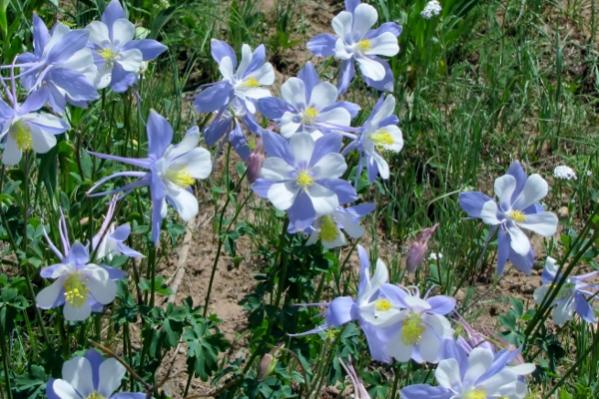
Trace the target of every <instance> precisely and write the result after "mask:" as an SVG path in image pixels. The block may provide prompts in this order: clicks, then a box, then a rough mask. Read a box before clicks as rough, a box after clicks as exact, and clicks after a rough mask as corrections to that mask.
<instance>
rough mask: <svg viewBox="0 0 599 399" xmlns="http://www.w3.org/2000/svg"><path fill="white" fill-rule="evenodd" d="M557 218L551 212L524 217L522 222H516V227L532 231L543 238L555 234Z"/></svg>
mask: <svg viewBox="0 0 599 399" xmlns="http://www.w3.org/2000/svg"><path fill="white" fill-rule="evenodd" d="M557 223H558V220H557V216H556V215H555V213H553V212H540V213H535V214H532V215H526V220H525V221H524V222H518V226H520V227H524V228H525V229H528V230H532V231H534V232H535V233H537V234H540V235H542V236H544V237H549V236H552V235H554V234H555V232H556V230H557Z"/></svg>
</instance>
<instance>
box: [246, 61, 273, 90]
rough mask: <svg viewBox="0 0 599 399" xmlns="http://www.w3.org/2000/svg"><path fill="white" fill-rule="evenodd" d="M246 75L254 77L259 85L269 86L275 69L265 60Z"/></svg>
mask: <svg viewBox="0 0 599 399" xmlns="http://www.w3.org/2000/svg"><path fill="white" fill-rule="evenodd" d="M248 77H253V78H255V79H256V80H257V81H258V83H259V84H260V85H261V86H270V85H271V84H273V83H274V82H275V71H274V68H273V67H272V65H271V63H270V62H265V63H264V65H262V66H261V67H260V68H258V69H257V70H256V71H254V72H252V73H251V74H249V75H248V76H246V79H247V78H248Z"/></svg>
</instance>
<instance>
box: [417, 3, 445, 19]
mask: <svg viewBox="0 0 599 399" xmlns="http://www.w3.org/2000/svg"><path fill="white" fill-rule="evenodd" d="M441 11H442V8H441V4H440V3H439V2H438V1H437V0H431V1H429V2H428V3H426V5H425V6H424V9H423V10H422V12H421V13H420V15H421V16H422V18H424V19H431V18H433V17H436V16H437V15H439V14H441Z"/></svg>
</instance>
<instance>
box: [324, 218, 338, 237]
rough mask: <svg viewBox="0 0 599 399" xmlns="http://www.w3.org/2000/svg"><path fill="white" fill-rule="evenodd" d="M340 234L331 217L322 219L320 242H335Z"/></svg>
mask: <svg viewBox="0 0 599 399" xmlns="http://www.w3.org/2000/svg"><path fill="white" fill-rule="evenodd" d="M338 235H339V232H338V230H337V224H336V223H335V221H334V220H333V218H332V217H330V216H323V217H322V219H320V235H319V236H320V240H321V241H334V240H335V239H336V238H337V236H338Z"/></svg>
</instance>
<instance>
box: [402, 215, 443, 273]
mask: <svg viewBox="0 0 599 399" xmlns="http://www.w3.org/2000/svg"><path fill="white" fill-rule="evenodd" d="M437 227H439V224H438V223H437V224H435V225H434V226H432V227H427V228H426V229H423V230H422V231H421V232H420V233H418V235H417V236H416V239H415V240H414V241H412V243H411V244H410V247H409V248H408V255H407V257H406V267H407V269H408V272H410V273H414V272H415V271H416V269H418V266H420V265H421V264H422V261H423V260H424V257H425V255H426V253H427V252H428V242H429V240H430V239H431V237H432V236H433V234H435V231H436V230H437Z"/></svg>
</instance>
